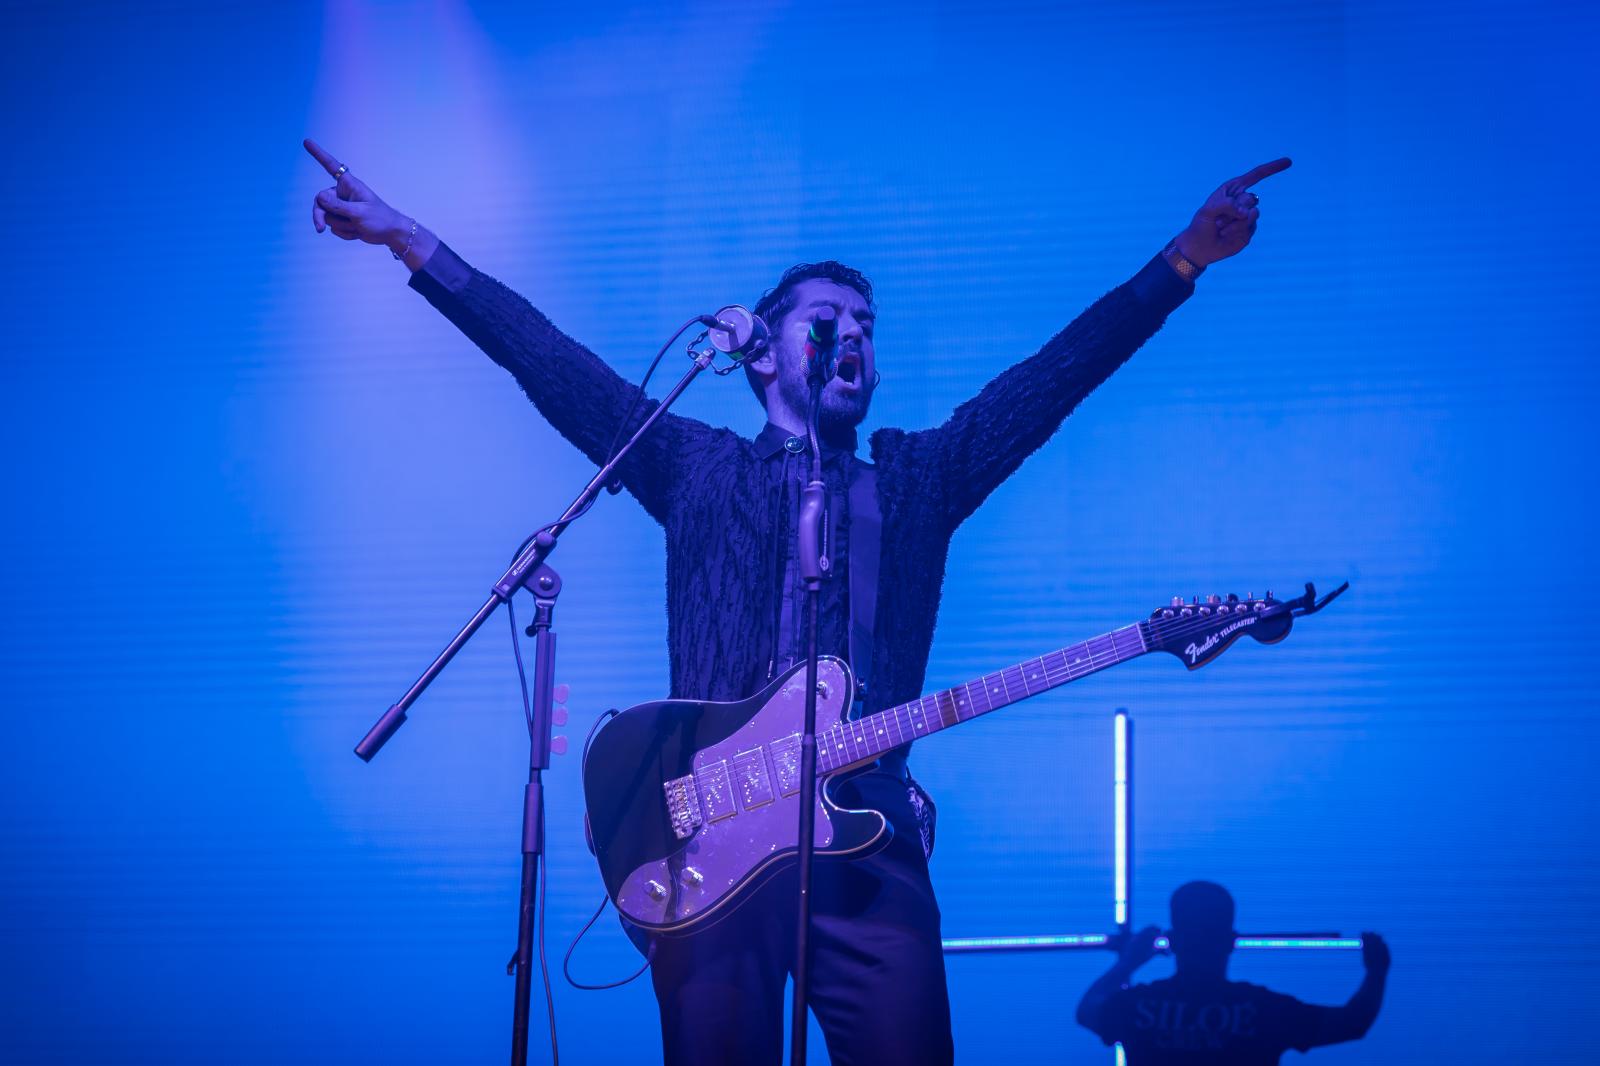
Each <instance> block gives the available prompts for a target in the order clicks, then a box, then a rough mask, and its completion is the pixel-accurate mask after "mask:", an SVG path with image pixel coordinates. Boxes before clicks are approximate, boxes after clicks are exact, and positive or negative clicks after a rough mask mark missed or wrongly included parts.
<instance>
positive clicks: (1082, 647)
mask: <svg viewBox="0 0 1600 1066" xmlns="http://www.w3.org/2000/svg"><path fill="white" fill-rule="evenodd" d="M1144 625H1145V623H1143V622H1135V623H1134V624H1133V625H1131V626H1124V627H1123V628H1122V629H1118V630H1115V631H1114V632H1111V633H1107V634H1105V635H1103V636H1099V637H1095V638H1094V639H1093V640H1086V641H1084V642H1083V643H1082V644H1074V645H1072V646H1070V647H1066V648H1062V649H1060V650H1059V651H1053V652H1050V653H1048V654H1046V655H1041V656H1039V657H1038V658H1037V659H1028V660H1026V661H1025V662H1020V663H1017V664H1016V665H1015V666H1008V667H1006V668H1005V669H1004V670H997V671H996V672H994V673H992V674H984V675H983V676H982V677H979V678H974V679H973V680H971V681H968V682H967V683H966V684H964V685H957V686H956V687H954V688H947V689H944V690H943V691H940V692H935V693H933V694H932V695H930V696H923V697H922V698H921V699H916V700H912V701H911V702H910V703H902V704H900V705H899V706H896V707H890V708H888V709H886V710H882V711H879V712H878V713H877V714H870V715H867V716H866V717H865V718H860V719H857V720H856V721H853V722H839V723H837V724H835V725H833V726H830V727H829V728H827V729H823V730H819V731H818V732H817V772H818V773H819V774H826V773H832V772H833V771H835V770H842V769H845V768H847V767H851V766H856V765H858V764H860V763H865V762H871V761H872V760H873V759H876V758H877V757H878V756H880V755H882V754H883V753H884V752H886V751H889V750H891V749H893V748H898V747H899V746H900V745H902V744H909V743H910V742H911V741H913V740H919V739H921V738H922V737H925V736H929V735H930V734H933V733H937V732H938V731H939V730H941V729H949V728H950V727H951V726H954V725H960V724H961V723H962V722H967V721H971V720H972V719H974V718H976V717H978V716H979V715H981V714H988V713H989V712H990V711H995V710H999V709H1000V708H1001V707H1005V706H1007V705H1008V704H1012V703H1016V702H1018V701H1019V700H1025V699H1027V698H1028V697H1029V696H1037V695H1038V694H1039V693H1041V692H1045V691H1048V690H1049V689H1053V688H1055V687H1056V686H1057V685H1065V684H1066V683H1067V682H1069V681H1076V680H1077V679H1078V678H1080V677H1087V676H1088V675H1089V674H1092V673H1096V672H1098V671H1100V670H1104V669H1106V668H1107V667H1111V666H1115V665H1117V664H1118V663H1123V662H1127V661H1128V660H1129V659H1133V658H1137V657H1138V656H1140V655H1143V654H1144V653H1145V652H1147V651H1149V650H1150V646H1149V643H1148V642H1147V641H1146V639H1145V634H1144Z"/></svg>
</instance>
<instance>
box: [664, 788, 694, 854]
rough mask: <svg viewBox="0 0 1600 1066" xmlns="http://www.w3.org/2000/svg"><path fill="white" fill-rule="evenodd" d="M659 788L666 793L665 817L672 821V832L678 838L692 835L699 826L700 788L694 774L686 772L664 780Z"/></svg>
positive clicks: (683, 838)
mask: <svg viewBox="0 0 1600 1066" xmlns="http://www.w3.org/2000/svg"><path fill="white" fill-rule="evenodd" d="M661 790H662V791H663V792H665V793H666V794H667V817H668V819H670V820H671V822H672V832H673V835H675V836H676V837H677V838H678V839H679V840H687V839H688V838H689V837H691V836H694V831H695V830H696V829H699V828H700V822H701V818H700V788H699V786H698V785H696V784H695V780H694V775H693V774H687V775H685V776H683V777H675V778H673V779H672V780H671V781H667V782H664V783H663V784H662V785H661Z"/></svg>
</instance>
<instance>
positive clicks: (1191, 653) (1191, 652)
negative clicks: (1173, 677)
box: [1183, 614, 1256, 666]
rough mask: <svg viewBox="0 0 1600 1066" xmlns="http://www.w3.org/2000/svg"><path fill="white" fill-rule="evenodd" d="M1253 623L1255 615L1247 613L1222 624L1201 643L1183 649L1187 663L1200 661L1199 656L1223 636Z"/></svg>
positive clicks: (1213, 646) (1254, 622)
mask: <svg viewBox="0 0 1600 1066" xmlns="http://www.w3.org/2000/svg"><path fill="white" fill-rule="evenodd" d="M1255 624H1256V616H1255V615H1253V614H1252V615H1247V616H1246V617H1244V618H1240V619H1239V620H1238V621H1235V622H1230V623H1228V624H1227V625H1225V626H1223V627H1222V628H1221V629H1219V630H1217V631H1216V632H1215V633H1213V634H1211V635H1210V636H1209V637H1207V638H1206V639H1205V640H1204V641H1202V642H1201V643H1199V644H1190V645H1189V646H1188V647H1187V648H1185V649H1183V653H1184V654H1185V655H1187V656H1188V657H1189V665H1190V666H1193V665H1194V664H1195V663H1198V662H1199V661H1200V657H1201V656H1203V655H1205V653H1206V652H1208V651H1210V650H1211V649H1212V648H1215V647H1216V646H1217V644H1218V642H1220V641H1221V640H1222V638H1223V637H1226V636H1228V635H1229V634H1231V633H1237V632H1238V631H1239V630H1241V629H1243V628H1244V627H1245V626H1253V625H1255Z"/></svg>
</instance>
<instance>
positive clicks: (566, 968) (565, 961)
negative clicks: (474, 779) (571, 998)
mask: <svg viewBox="0 0 1600 1066" xmlns="http://www.w3.org/2000/svg"><path fill="white" fill-rule="evenodd" d="M619 713H621V712H619V711H618V710H617V709H616V708H615V707H613V708H611V709H610V710H608V711H606V712H605V713H604V714H602V715H601V716H600V717H598V718H596V719H595V720H594V725H592V726H590V727H589V735H588V736H586V737H584V738H583V760H582V762H581V763H579V765H580V767H581V768H582V772H583V773H584V774H585V775H586V776H587V774H588V770H589V745H590V744H593V743H594V735H595V734H596V733H598V732H599V731H600V727H601V726H602V725H604V724H605V723H606V722H608V721H610V720H611V719H612V718H615V717H616V716H617V715H618V714H619ZM610 902H611V897H610V896H608V895H602V896H601V897H600V906H598V907H596V908H595V909H594V913H593V914H591V915H589V920H588V921H587V922H584V923H583V928H582V929H579V930H578V935H577V936H575V937H573V938H572V943H570V944H568V945H567V953H566V954H565V955H563V956H562V957H561V975H562V976H563V977H565V978H566V979H567V984H569V985H571V986H572V987H573V988H581V989H583V990H584V991H585V992H604V991H606V990H607V989H611V988H621V987H622V986H623V985H625V984H628V983H629V982H632V981H636V980H638V979H639V978H640V977H641V976H643V974H644V972H645V971H646V970H648V969H649V968H650V964H651V963H652V962H654V961H655V958H656V945H655V941H653V940H652V941H651V942H650V948H649V950H648V951H646V952H645V954H644V965H643V966H640V967H639V968H638V969H637V970H635V971H633V972H632V973H630V974H629V975H628V976H626V977H624V978H622V979H621V980H620V981H607V982H606V983H604V984H599V985H591V984H585V983H584V982H583V981H580V980H578V979H577V978H576V977H574V976H572V953H573V952H575V951H577V950H578V941H580V940H582V939H583V938H584V935H585V934H586V933H588V932H589V930H590V929H592V928H594V923H595V922H598V921H599V920H600V915H601V914H602V913H603V912H604V911H605V909H606V904H607V903H610Z"/></svg>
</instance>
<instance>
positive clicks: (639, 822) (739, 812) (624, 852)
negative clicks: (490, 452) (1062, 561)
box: [583, 583, 1348, 934]
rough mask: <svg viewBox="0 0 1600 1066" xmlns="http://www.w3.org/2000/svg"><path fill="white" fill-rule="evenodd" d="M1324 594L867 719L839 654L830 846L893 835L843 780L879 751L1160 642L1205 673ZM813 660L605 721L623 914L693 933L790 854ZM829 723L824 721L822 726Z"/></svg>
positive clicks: (1186, 606) (844, 848)
mask: <svg viewBox="0 0 1600 1066" xmlns="http://www.w3.org/2000/svg"><path fill="white" fill-rule="evenodd" d="M1347 587H1348V583H1347V584H1346V585H1341V586H1340V587H1339V588H1338V589H1336V590H1335V591H1334V592H1332V593H1331V594H1329V595H1328V596H1326V597H1324V598H1323V599H1321V600H1317V599H1316V598H1315V592H1314V590H1313V589H1312V587H1311V586H1310V585H1309V584H1308V585H1307V586H1306V593H1305V595H1304V596H1301V597H1298V598H1296V599H1294V600H1289V601H1280V600H1275V599H1273V598H1272V594H1271V593H1268V594H1267V595H1266V596H1265V597H1264V598H1261V599H1257V598H1254V597H1253V596H1252V597H1251V598H1248V599H1243V600H1241V599H1239V598H1238V597H1237V596H1229V597H1227V598H1226V599H1222V598H1221V597H1217V596H1212V597H1209V598H1208V599H1207V600H1206V602H1204V603H1201V602H1199V601H1198V600H1196V601H1195V602H1192V603H1184V602H1183V601H1182V600H1181V599H1175V600H1173V601H1172V604H1171V605H1170V606H1167V607H1162V608H1159V609H1157V610H1156V611H1155V612H1154V613H1152V614H1151V615H1150V617H1149V618H1148V619H1146V620H1144V621H1141V622H1136V623H1134V624H1133V625H1130V626H1126V627H1124V628H1122V629H1118V630H1115V631H1113V632H1111V633H1106V634H1104V635H1103V636H1099V637H1095V638H1094V639H1093V640H1088V641H1084V642H1083V643H1082V644H1074V645H1072V646H1071V647H1067V648H1062V649H1060V650H1058V651H1053V652H1050V653H1048V654H1046V655H1041V656H1039V657H1038V658H1036V659H1028V660H1026V661H1024V662H1020V663H1017V664H1016V665H1015V666H1008V667H1006V668H1005V669H1004V670H1000V671H998V672H996V673H992V674H986V675H984V676H983V677H979V678H975V679H973V680H972V681H969V682H967V683H966V684H964V685H957V686H956V687H954V688H949V689H945V690H944V691H942V692H935V693H934V694H933V695H931V696H924V697H922V698H921V699H918V700H913V701H911V702H910V703H902V704H900V705H899V706H897V707H890V708H888V709H887V710H883V711H879V712H877V713H876V714H872V715H867V716H865V717H862V718H859V719H850V718H848V717H847V715H848V713H849V711H850V708H851V704H852V702H853V699H854V686H855V681H854V679H853V678H852V677H851V674H850V668H849V667H848V666H847V665H846V664H845V663H843V662H841V661H840V660H838V659H836V658H832V657H826V658H824V659H823V660H822V661H821V662H820V663H819V666H818V671H817V725H818V728H817V793H816V795H815V796H813V797H811V798H810V799H809V800H808V801H807V802H808V803H809V804H810V806H811V808H812V811H813V817H814V818H815V819H816V848H817V854H818V855H820V856H830V857H839V856H854V855H861V854H865V853H867V852H870V851H872V850H875V849H876V848H879V847H882V846H883V845H884V844H886V843H887V842H888V836H889V834H890V832H891V830H890V829H889V827H888V824H887V822H886V821H885V819H884V817H883V815H882V814H880V813H879V812H877V811H875V810H848V809H845V808H843V807H840V806H839V805H838V804H837V803H835V802H834V799H833V789H834V787H835V786H837V785H838V784H839V782H841V781H842V780H844V779H845V778H847V777H849V776H851V775H852V774H854V773H860V772H862V771H863V770H865V769H866V768H868V767H869V766H871V765H872V763H873V762H874V761H875V760H876V759H877V758H878V757H879V756H880V755H882V754H883V753H884V752H887V751H889V750H891V749H893V748H897V747H899V746H901V745H902V744H908V743H910V742H911V741H914V740H920V739H921V738H923V737H925V736H928V735H930V734H932V733H937V732H939V731H940V730H941V729H948V728H950V727H951V726H954V725H959V724H961V723H962V722H966V721H970V720H971V719H973V718H976V717H978V716H979V715H982V714H987V713H988V712H990V711H993V710H997V709H999V708H1001V707H1004V706H1006V705H1007V704H1010V703H1016V702H1018V701H1019V700H1024V699H1027V698H1028V697H1029V696H1037V695H1038V694H1039V693H1041V692H1045V691H1047V690H1049V689H1052V688H1055V687H1056V686H1058V685H1064V684H1066V683H1067V682H1069V681H1076V680H1077V679H1078V678H1080V677H1086V676H1088V675H1089V674H1092V673H1096V672H1097V671H1100V670H1104V669H1106V668H1107V667H1110V666H1115V665H1116V664H1118V663H1124V662H1127V661H1128V660H1129V659H1134V658H1137V657H1138V656H1141V655H1145V654H1147V653H1149V652H1156V651H1164V652H1169V653H1171V654H1173V655H1176V656H1177V657H1178V658H1179V659H1181V660H1183V662H1184V665H1186V666H1188V667H1189V669H1191V670H1195V669H1198V668H1200V667H1202V666H1204V665H1205V664H1206V663H1208V662H1210V661H1211V660H1212V659H1215V658H1216V657H1217V656H1218V655H1221V654H1222V652H1223V651H1225V650H1226V649H1227V648H1228V647H1229V645H1231V644H1232V643H1233V642H1234V641H1236V640H1238V639H1239V638H1240V637H1242V636H1244V635H1245V634H1249V635H1250V636H1252V637H1254V638H1255V639H1256V640H1258V641H1260V642H1262V643H1264V644H1273V643H1276V642H1277V641H1280V640H1282V639H1283V638H1284V637H1286V636H1288V634H1289V627H1290V625H1291V624H1292V623H1293V621H1294V619H1295V618H1296V617H1297V616H1300V615H1306V614H1312V613H1315V612H1316V611H1319V610H1321V609H1322V607H1323V606H1324V605H1325V604H1326V603H1327V602H1328V601H1329V600H1331V599H1333V597H1334V596H1337V595H1338V594H1339V593H1341V592H1343V591H1344V590H1345V588H1347ZM804 689H805V664H804V663H800V664H797V665H796V666H794V667H792V668H790V669H789V670H788V671H786V672H785V673H783V674H782V675H780V676H779V677H777V678H775V679H774V680H773V681H772V683H771V684H769V685H768V686H767V687H766V688H764V689H763V690H762V691H760V692H758V693H756V694H755V695H754V696H751V697H750V698H748V699H745V700H741V701H739V702H737V703H714V702H704V701H696V700H662V701H657V702H653V703H643V704H640V705H639V706H637V707H633V708H631V709H629V710H627V711H623V712H622V713H621V714H619V715H618V716H617V717H615V718H614V719H612V720H611V721H610V722H608V723H607V724H606V725H605V726H604V727H603V728H602V729H601V730H600V732H599V733H598V734H597V735H596V736H595V738H594V740H593V743H592V744H591V745H590V748H589V752H588V756H587V758H586V759H585V761H584V766H583V786H584V796H585V800H586V803H587V806H588V822H589V832H590V836H591V841H592V844H593V847H594V852H595V857H596V858H597V859H598V860H599V862H600V874H601V877H602V879H603V880H604V881H605V886H606V891H607V892H608V893H609V894H610V896H611V899H612V902H614V903H615V904H616V906H617V910H618V912H619V913H620V914H621V915H622V916H623V917H624V918H625V919H626V920H627V921H629V922H631V923H633V924H634V925H636V926H639V927H640V928H642V929H646V930H651V931H653V932H657V933H664V934H678V933H689V932H693V931H694V930H695V929H696V928H698V927H700V926H703V925H705V924H709V923H710V922H712V921H714V920H715V919H717V918H719V917H721V916H722V915H724V914H726V913H728V912H729V911H731V910H732V909H733V908H734V907H735V906H737V905H738V903H739V902H741V901H742V900H743V899H744V898H745V897H746V896H748V895H749V893H750V889H752V888H753V887H754V886H755V885H756V884H758V883H760V882H761V881H762V880H764V879H765V878H767V877H769V876H770V875H771V874H772V873H774V872H775V871H776V870H778V869H780V868H781V867H782V866H783V865H784V864H785V863H786V862H788V861H789V860H792V858H793V856H794V853H795V848H796V841H797V836H798V822H799V818H800V812H799V809H798V805H799V803H800V729H801V723H802V721H803V716H804V708H805V692H804ZM825 722H826V723H831V724H829V725H827V726H824V725H823V723H825Z"/></svg>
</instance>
